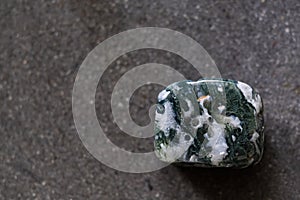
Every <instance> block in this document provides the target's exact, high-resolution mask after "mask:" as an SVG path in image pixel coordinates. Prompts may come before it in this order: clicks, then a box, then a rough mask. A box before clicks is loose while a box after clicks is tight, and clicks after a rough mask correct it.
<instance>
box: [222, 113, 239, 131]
mask: <svg viewBox="0 0 300 200" xmlns="http://www.w3.org/2000/svg"><path fill="white" fill-rule="evenodd" d="M224 118H225V121H226V122H229V124H230V125H232V126H233V127H234V128H240V129H241V130H243V128H242V126H241V120H240V119H239V118H238V117H236V116H233V115H231V116H230V117H224Z"/></svg>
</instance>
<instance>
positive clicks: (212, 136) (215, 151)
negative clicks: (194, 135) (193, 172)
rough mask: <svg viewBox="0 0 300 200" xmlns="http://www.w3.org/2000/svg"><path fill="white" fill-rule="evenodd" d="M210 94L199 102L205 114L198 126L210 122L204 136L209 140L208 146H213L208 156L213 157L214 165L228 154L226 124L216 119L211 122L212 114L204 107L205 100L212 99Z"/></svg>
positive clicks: (200, 117)
mask: <svg viewBox="0 0 300 200" xmlns="http://www.w3.org/2000/svg"><path fill="white" fill-rule="evenodd" d="M210 98H211V97H210V96H207V97H206V98H202V99H200V101H199V104H200V105H201V106H202V108H203V111H204V112H203V114H202V115H201V116H199V122H200V123H199V124H198V127H200V126H203V124H204V122H205V123H206V124H209V128H208V133H205V134H204V137H205V138H206V140H207V141H208V142H207V144H206V146H207V147H210V148H211V151H210V152H209V153H208V156H209V157H210V158H211V162H212V164H213V165H215V166H218V165H219V163H220V162H221V161H222V160H223V159H224V158H225V156H226V155H227V149H228V146H227V143H226V139H225V125H224V124H220V123H217V122H216V121H215V120H214V121H213V122H212V123H209V120H208V119H209V118H210V117H211V115H210V114H209V113H208V110H207V109H206V108H205V107H204V101H206V100H210Z"/></svg>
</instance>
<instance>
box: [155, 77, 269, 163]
mask: <svg viewBox="0 0 300 200" xmlns="http://www.w3.org/2000/svg"><path fill="white" fill-rule="evenodd" d="M263 129H264V120H263V103H262V99H261V97H260V96H259V94H258V93H257V92H256V91H255V90H254V89H253V88H252V87H250V86H249V85H247V84H245V83H242V82H239V81H233V80H205V79H203V80H199V81H196V82H192V81H181V82H177V83H174V84H171V85H170V86H168V87H167V88H166V89H165V90H163V91H162V92H160V94H159V95H158V104H157V109H156V115H155V142H154V146H155V153H156V155H157V156H158V157H159V158H160V159H161V160H162V161H165V162H170V163H171V162H172V163H178V164H183V165H192V166H200V167H236V168H244V167H247V166H249V165H252V164H256V163H258V162H259V161H260V159H261V157H262V154H263V148H264V145H263V144H264V133H263Z"/></svg>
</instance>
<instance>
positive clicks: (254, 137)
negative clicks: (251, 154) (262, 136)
mask: <svg viewBox="0 0 300 200" xmlns="http://www.w3.org/2000/svg"><path fill="white" fill-rule="evenodd" d="M258 138H259V134H258V133H257V132H254V133H253V135H252V137H251V139H250V141H251V142H253V143H254V145H255V148H256V152H258V154H260V150H259V148H258V145H257V141H256V140H257V139H258Z"/></svg>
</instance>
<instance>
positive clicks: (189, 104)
mask: <svg viewBox="0 0 300 200" xmlns="http://www.w3.org/2000/svg"><path fill="white" fill-rule="evenodd" d="M185 101H186V103H187V105H188V106H187V107H188V110H187V111H183V113H184V117H191V116H192V113H193V112H194V108H193V104H192V102H191V101H190V100H189V99H186V100H185Z"/></svg>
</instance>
